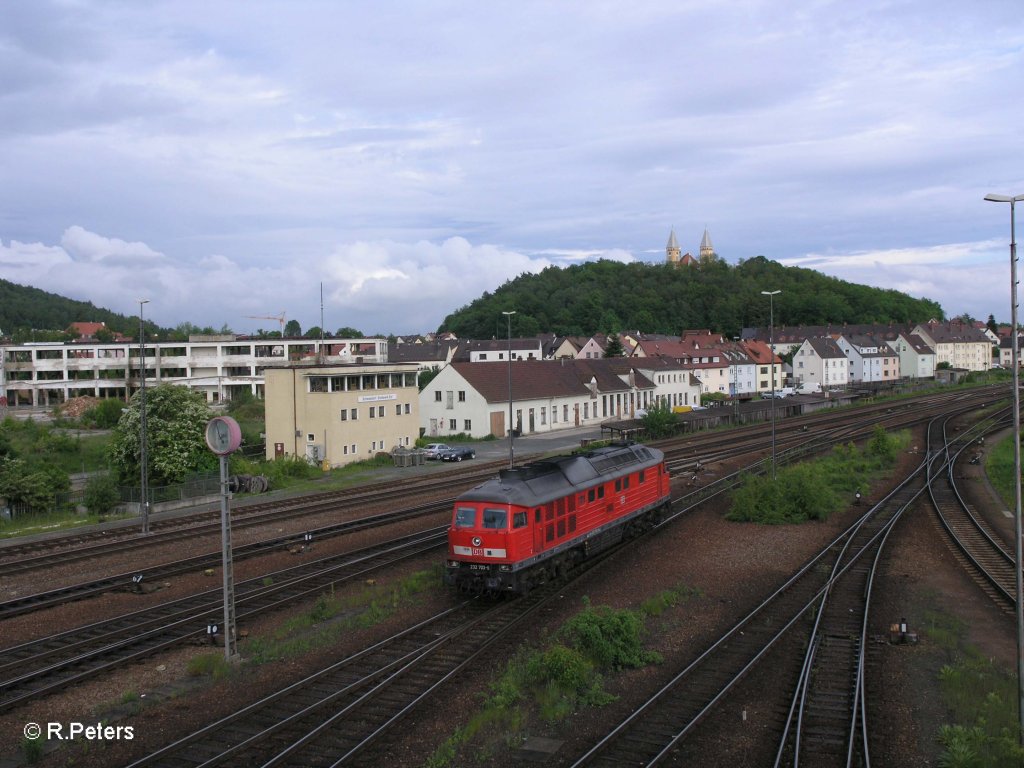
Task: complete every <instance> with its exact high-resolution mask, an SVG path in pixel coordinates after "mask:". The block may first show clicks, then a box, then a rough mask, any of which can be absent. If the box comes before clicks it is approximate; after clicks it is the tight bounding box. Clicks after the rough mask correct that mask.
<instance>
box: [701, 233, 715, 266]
mask: <svg viewBox="0 0 1024 768" xmlns="http://www.w3.org/2000/svg"><path fill="white" fill-rule="evenodd" d="M714 256H715V247H714V246H713V245H711V235H709V234H708V228H707V227H704V237H702V238H701V239H700V260H701V261H710V260H711V259H713V258H714Z"/></svg>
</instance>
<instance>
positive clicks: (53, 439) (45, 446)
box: [0, 416, 110, 474]
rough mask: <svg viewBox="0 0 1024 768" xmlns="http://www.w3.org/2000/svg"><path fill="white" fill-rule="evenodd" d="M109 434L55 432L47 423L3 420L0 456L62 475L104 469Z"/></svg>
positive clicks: (0, 429)
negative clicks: (54, 470) (59, 472)
mask: <svg viewBox="0 0 1024 768" xmlns="http://www.w3.org/2000/svg"><path fill="white" fill-rule="evenodd" d="M109 443H110V435H107V434H103V435H95V434H89V433H88V432H87V431H86V432H84V433H83V432H82V431H78V430H67V429H58V428H56V427H54V426H52V425H50V424H44V423H41V422H37V421H33V420H31V419H25V420H24V421H22V420H18V419H12V418H11V417H9V416H8V417H7V418H6V419H4V420H3V421H2V422H0V446H2V450H0V454H7V455H10V456H12V457H15V458H20V459H23V460H24V461H25V462H26V464H28V466H29V467H35V466H37V465H46V466H48V467H55V468H57V469H59V470H61V471H62V472H65V473H69V474H70V473H74V472H96V471H99V470H106V469H107V468H108V461H107V446H108V445H109Z"/></svg>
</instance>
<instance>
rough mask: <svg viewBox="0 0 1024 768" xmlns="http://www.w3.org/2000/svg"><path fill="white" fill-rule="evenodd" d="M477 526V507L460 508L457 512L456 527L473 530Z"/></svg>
mask: <svg viewBox="0 0 1024 768" xmlns="http://www.w3.org/2000/svg"><path fill="white" fill-rule="evenodd" d="M474 525H476V508H475V507H458V508H457V509H456V510H455V527H456V528H472V527H473V526H474Z"/></svg>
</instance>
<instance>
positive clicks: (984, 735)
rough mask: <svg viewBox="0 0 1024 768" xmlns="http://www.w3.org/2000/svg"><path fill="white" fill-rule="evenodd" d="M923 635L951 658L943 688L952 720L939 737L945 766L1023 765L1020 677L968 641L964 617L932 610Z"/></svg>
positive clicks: (989, 767)
mask: <svg viewBox="0 0 1024 768" xmlns="http://www.w3.org/2000/svg"><path fill="white" fill-rule="evenodd" d="M923 633H924V636H925V638H926V639H927V640H928V641H929V642H930V643H931V644H932V645H934V646H935V647H936V648H938V649H939V650H940V652H941V653H943V654H945V655H946V657H947V662H946V663H945V664H944V665H943V666H942V668H941V670H940V671H939V689H940V692H941V695H942V703H943V705H944V706H945V708H946V710H947V712H948V718H949V722H946V723H944V724H942V725H941V726H940V727H939V729H938V733H937V734H936V738H937V739H938V741H939V743H940V744H941V745H942V747H943V750H944V751H943V753H942V755H941V757H940V759H939V765H940V766H942V768H982V767H983V766H984V767H985V768H1011V766H1012V767H1013V768H1019V766H1021V765H1024V749H1022V748H1021V746H1020V743H1019V738H1018V723H1019V721H1018V715H1017V677H1016V673H1015V672H1011V671H1008V670H1004V669H1001V668H1000V667H999V666H998V665H997V664H995V663H994V662H993V661H992V660H991V659H989V658H987V657H985V656H984V655H983V654H982V653H981V652H980V651H979V650H978V649H977V648H976V647H974V646H972V645H970V644H968V643H967V642H966V641H965V639H964V638H965V637H966V635H967V627H966V625H965V624H964V622H963V621H961V620H960V619H958V618H956V617H953V616H950V615H948V614H944V613H938V612H934V611H932V612H929V613H928V614H926V616H925V623H924V627H923Z"/></svg>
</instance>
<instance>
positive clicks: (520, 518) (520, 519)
mask: <svg viewBox="0 0 1024 768" xmlns="http://www.w3.org/2000/svg"><path fill="white" fill-rule="evenodd" d="M526 522H527V521H526V512H525V511H523V512H516V513H515V514H513V515H512V527H513V528H525V527H526Z"/></svg>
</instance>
